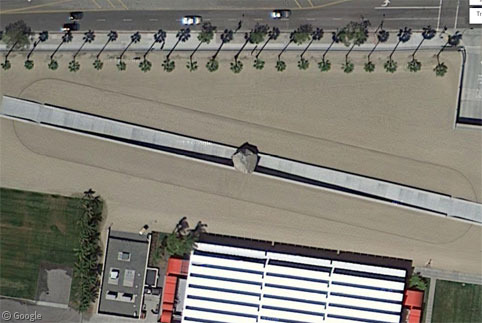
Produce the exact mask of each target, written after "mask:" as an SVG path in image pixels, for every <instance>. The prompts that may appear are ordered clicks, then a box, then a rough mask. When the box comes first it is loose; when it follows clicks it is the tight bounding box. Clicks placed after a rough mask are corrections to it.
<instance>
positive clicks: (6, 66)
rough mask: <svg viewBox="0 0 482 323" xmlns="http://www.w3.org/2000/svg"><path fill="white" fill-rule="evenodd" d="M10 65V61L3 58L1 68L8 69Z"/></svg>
mask: <svg viewBox="0 0 482 323" xmlns="http://www.w3.org/2000/svg"><path fill="white" fill-rule="evenodd" d="M11 67H12V64H11V63H10V61H9V60H8V59H5V61H4V62H3V63H2V68H3V69H4V70H8V69H10V68H11Z"/></svg>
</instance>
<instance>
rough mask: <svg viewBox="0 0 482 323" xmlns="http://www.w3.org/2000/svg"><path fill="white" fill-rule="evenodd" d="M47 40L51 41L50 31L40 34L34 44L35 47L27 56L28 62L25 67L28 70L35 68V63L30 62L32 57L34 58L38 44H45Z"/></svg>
mask: <svg viewBox="0 0 482 323" xmlns="http://www.w3.org/2000/svg"><path fill="white" fill-rule="evenodd" d="M47 39H49V32H48V31H42V32H41V33H40V34H39V36H38V39H37V40H36V41H35V42H34V43H33V47H32V49H31V50H30V52H29V53H28V55H27V60H26V61H25V67H26V68H27V69H32V68H33V61H31V60H30V56H32V53H33V52H34V50H35V48H37V45H38V44H40V43H43V42H44V41H46V40H47ZM27 62H31V63H27Z"/></svg>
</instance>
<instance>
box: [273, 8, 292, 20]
mask: <svg viewBox="0 0 482 323" xmlns="http://www.w3.org/2000/svg"><path fill="white" fill-rule="evenodd" d="M269 15H270V17H271V18H272V19H275V20H278V19H282V18H284V19H287V18H289V17H290V16H291V10H289V9H276V10H273V11H271V12H270V14H269Z"/></svg>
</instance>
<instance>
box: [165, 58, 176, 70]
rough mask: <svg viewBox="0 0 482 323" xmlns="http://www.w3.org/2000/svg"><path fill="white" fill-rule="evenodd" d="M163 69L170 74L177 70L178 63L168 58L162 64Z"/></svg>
mask: <svg viewBox="0 0 482 323" xmlns="http://www.w3.org/2000/svg"><path fill="white" fill-rule="evenodd" d="M162 67H163V68H164V71H166V72H168V73H170V72H172V71H174V69H175V68H176V63H175V62H174V61H171V60H170V59H169V58H168V57H166V59H165V60H164V62H162Z"/></svg>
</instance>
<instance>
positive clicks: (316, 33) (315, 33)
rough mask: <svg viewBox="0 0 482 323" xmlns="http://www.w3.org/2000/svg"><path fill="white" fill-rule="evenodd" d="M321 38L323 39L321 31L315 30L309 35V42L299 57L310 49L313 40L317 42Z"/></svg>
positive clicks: (319, 29)
mask: <svg viewBox="0 0 482 323" xmlns="http://www.w3.org/2000/svg"><path fill="white" fill-rule="evenodd" d="M321 38H323V29H321V28H316V29H315V30H313V31H312V33H311V40H310V42H309V43H308V45H307V46H306V48H305V50H304V51H303V52H302V53H301V55H300V57H301V58H303V55H305V53H306V51H307V50H308V48H310V46H311V44H312V43H313V41H315V40H316V41H318V40H320V39H321Z"/></svg>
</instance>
